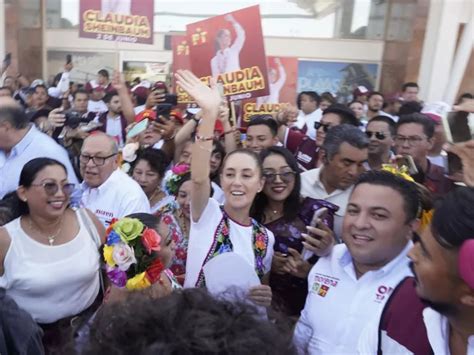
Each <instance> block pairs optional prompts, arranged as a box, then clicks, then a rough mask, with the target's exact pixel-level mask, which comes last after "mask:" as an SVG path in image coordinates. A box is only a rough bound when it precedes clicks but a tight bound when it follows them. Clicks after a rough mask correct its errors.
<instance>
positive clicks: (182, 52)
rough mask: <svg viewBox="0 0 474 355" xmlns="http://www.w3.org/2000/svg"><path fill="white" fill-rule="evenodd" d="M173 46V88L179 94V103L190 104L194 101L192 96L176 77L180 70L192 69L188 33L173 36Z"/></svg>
mask: <svg viewBox="0 0 474 355" xmlns="http://www.w3.org/2000/svg"><path fill="white" fill-rule="evenodd" d="M171 48H172V50H173V78H172V82H173V88H174V91H175V93H176V95H177V96H178V104H180V105H182V104H185V105H188V106H189V104H191V103H194V100H193V98H192V97H191V96H189V95H188V93H187V92H186V91H184V90H183V88H181V86H179V85H177V84H176V77H175V76H174V74H175V73H176V72H177V71H178V70H180V69H181V70H185V69H188V70H191V62H190V57H189V45H188V40H187V37H186V35H173V36H172V37H171Z"/></svg>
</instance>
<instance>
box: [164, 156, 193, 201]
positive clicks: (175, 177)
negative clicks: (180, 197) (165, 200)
mask: <svg viewBox="0 0 474 355" xmlns="http://www.w3.org/2000/svg"><path fill="white" fill-rule="evenodd" d="M189 168H190V166H189V164H178V165H175V166H174V167H173V169H171V173H172V174H171V177H170V178H169V179H168V180H167V181H166V184H165V189H166V192H167V193H168V195H172V196H173V195H176V193H177V192H178V184H179V181H180V180H181V178H182V177H183V176H184V175H185V174H187V173H189Z"/></svg>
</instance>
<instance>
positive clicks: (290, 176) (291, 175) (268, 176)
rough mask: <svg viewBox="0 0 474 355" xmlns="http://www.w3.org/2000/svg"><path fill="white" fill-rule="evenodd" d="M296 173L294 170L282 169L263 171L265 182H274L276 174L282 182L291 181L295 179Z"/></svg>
mask: <svg viewBox="0 0 474 355" xmlns="http://www.w3.org/2000/svg"><path fill="white" fill-rule="evenodd" d="M295 175H296V173H295V172H294V171H284V172H282V173H265V172H264V173H263V176H264V177H265V182H270V183H274V182H275V180H276V178H277V176H279V177H280V179H281V181H283V182H284V183H289V182H292V181H293V180H294V179H295Z"/></svg>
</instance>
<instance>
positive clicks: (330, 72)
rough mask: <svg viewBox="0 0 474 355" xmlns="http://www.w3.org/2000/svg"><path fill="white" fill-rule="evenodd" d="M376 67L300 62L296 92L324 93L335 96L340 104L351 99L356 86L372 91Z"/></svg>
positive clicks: (355, 64) (359, 64) (368, 64)
mask: <svg viewBox="0 0 474 355" xmlns="http://www.w3.org/2000/svg"><path fill="white" fill-rule="evenodd" d="M377 71H378V65H377V64H373V63H345V62H322V61H312V60H300V61H299V64H298V92H301V91H307V90H309V91H316V92H317V93H318V94H321V93H323V92H325V91H329V92H330V93H332V94H334V95H336V96H337V97H338V98H339V99H340V100H341V101H342V102H347V101H349V100H351V98H352V92H353V91H354V89H356V88H357V87H358V86H360V85H362V86H365V87H366V88H367V89H368V90H369V91H372V90H374V88H375V86H376V83H377Z"/></svg>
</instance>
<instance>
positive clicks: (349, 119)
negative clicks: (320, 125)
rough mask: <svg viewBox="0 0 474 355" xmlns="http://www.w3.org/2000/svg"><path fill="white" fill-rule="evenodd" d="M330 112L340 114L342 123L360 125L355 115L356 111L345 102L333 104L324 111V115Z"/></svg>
mask: <svg viewBox="0 0 474 355" xmlns="http://www.w3.org/2000/svg"><path fill="white" fill-rule="evenodd" d="M328 113H334V114H336V115H338V116H339V118H340V119H341V124H350V125H352V126H356V127H358V126H359V125H360V122H359V120H358V119H357V117H356V116H355V115H354V112H352V110H351V109H350V108H349V107H347V106H346V105H343V104H337V103H336V104H332V105H331V106H329V107H328V108H327V109H325V110H324V111H323V116H324V115H325V114H328Z"/></svg>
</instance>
